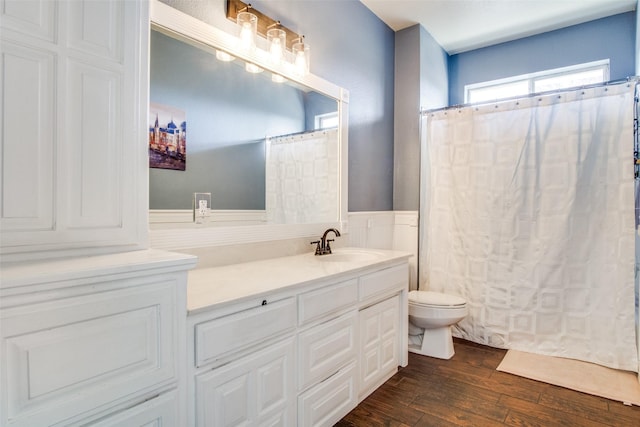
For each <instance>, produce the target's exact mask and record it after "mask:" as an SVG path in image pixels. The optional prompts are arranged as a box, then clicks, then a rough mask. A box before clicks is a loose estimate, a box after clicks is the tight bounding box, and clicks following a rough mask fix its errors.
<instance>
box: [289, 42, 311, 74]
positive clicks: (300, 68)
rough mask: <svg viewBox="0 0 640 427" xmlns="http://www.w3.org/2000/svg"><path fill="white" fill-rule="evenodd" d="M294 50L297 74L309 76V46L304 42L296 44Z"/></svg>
mask: <svg viewBox="0 0 640 427" xmlns="http://www.w3.org/2000/svg"><path fill="white" fill-rule="evenodd" d="M292 50H293V54H294V59H293V65H294V70H295V72H296V73H297V74H299V75H301V76H306V75H307V74H309V59H310V58H309V53H310V51H309V45H308V44H306V43H303V42H299V43H295V44H294V45H293V49H292Z"/></svg>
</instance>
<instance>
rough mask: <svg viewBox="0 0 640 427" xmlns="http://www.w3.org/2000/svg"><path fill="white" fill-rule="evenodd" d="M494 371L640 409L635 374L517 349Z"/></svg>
mask: <svg viewBox="0 0 640 427" xmlns="http://www.w3.org/2000/svg"><path fill="white" fill-rule="evenodd" d="M497 370H498V371H502V372H507V373H510V374H514V375H519V376H521V377H525V378H530V379H532V380H536V381H543V382H546V383H549V384H554V385H557V386H560V387H565V388H569V389H572V390H577V391H580V392H582V393H589V394H593V395H595V396H600V397H604V398H607V399H611V400H617V401H620V402H623V403H625V404H633V405H637V406H640V383H639V382H638V376H637V374H636V373H635V372H629V371H618V370H615V369H611V368H606V367H604V366H600V365H596V364H593V363H588V362H582V361H580V360H573V359H564V358H561V357H553V356H544V355H540V354H533V353H525V352H522V351H517V350H509V351H507V354H506V355H505V356H504V359H502V362H500V365H498V368H497Z"/></svg>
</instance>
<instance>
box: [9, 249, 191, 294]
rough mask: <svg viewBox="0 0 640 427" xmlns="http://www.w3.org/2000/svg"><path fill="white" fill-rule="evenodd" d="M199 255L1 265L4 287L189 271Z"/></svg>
mask: <svg viewBox="0 0 640 427" xmlns="http://www.w3.org/2000/svg"><path fill="white" fill-rule="evenodd" d="M196 262H197V258H196V257H195V256H192V255H185V254H180V253H176V252H167V251H163V250H157V249H146V250H139V251H131V252H119V253H115V254H105V255H94V256H87V257H73V258H60V259H53V260H45V261H30V262H21V263H12V264H4V265H2V267H0V275H1V277H2V280H1V281H0V290H3V289H4V290H6V289H12V288H19V287H22V286H31V285H39V284H52V283H55V282H58V281H62V280H67V281H68V280H82V279H86V278H95V277H98V276H108V275H112V274H126V273H136V272H144V271H147V270H154V269H159V268H162V269H164V270H165V271H167V270H171V269H180V270H187V269H190V268H193V266H195V265H196Z"/></svg>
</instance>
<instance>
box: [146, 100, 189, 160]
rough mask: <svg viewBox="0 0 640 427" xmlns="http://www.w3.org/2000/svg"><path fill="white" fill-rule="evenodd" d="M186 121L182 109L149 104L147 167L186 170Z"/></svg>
mask: <svg viewBox="0 0 640 427" xmlns="http://www.w3.org/2000/svg"><path fill="white" fill-rule="evenodd" d="M186 163H187V121H186V118H185V113H184V111H181V110H178V109H176V108H172V107H169V106H166V105H161V104H155V103H153V102H152V103H150V104H149V167H151V168H159V169H174V170H181V171H183V170H186Z"/></svg>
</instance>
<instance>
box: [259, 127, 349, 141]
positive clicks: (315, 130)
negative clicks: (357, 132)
mask: <svg viewBox="0 0 640 427" xmlns="http://www.w3.org/2000/svg"><path fill="white" fill-rule="evenodd" d="M333 129H336V128H335V127H332V128H324V129H312V130H303V131H301V132H294V133H287V134H284V135H272V136H266V137H265V138H266V139H272V138H287V137H290V136H302V135H307V134H311V133H316V132H317V133H320V132H324V133H326V132H328V131H330V130H333Z"/></svg>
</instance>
